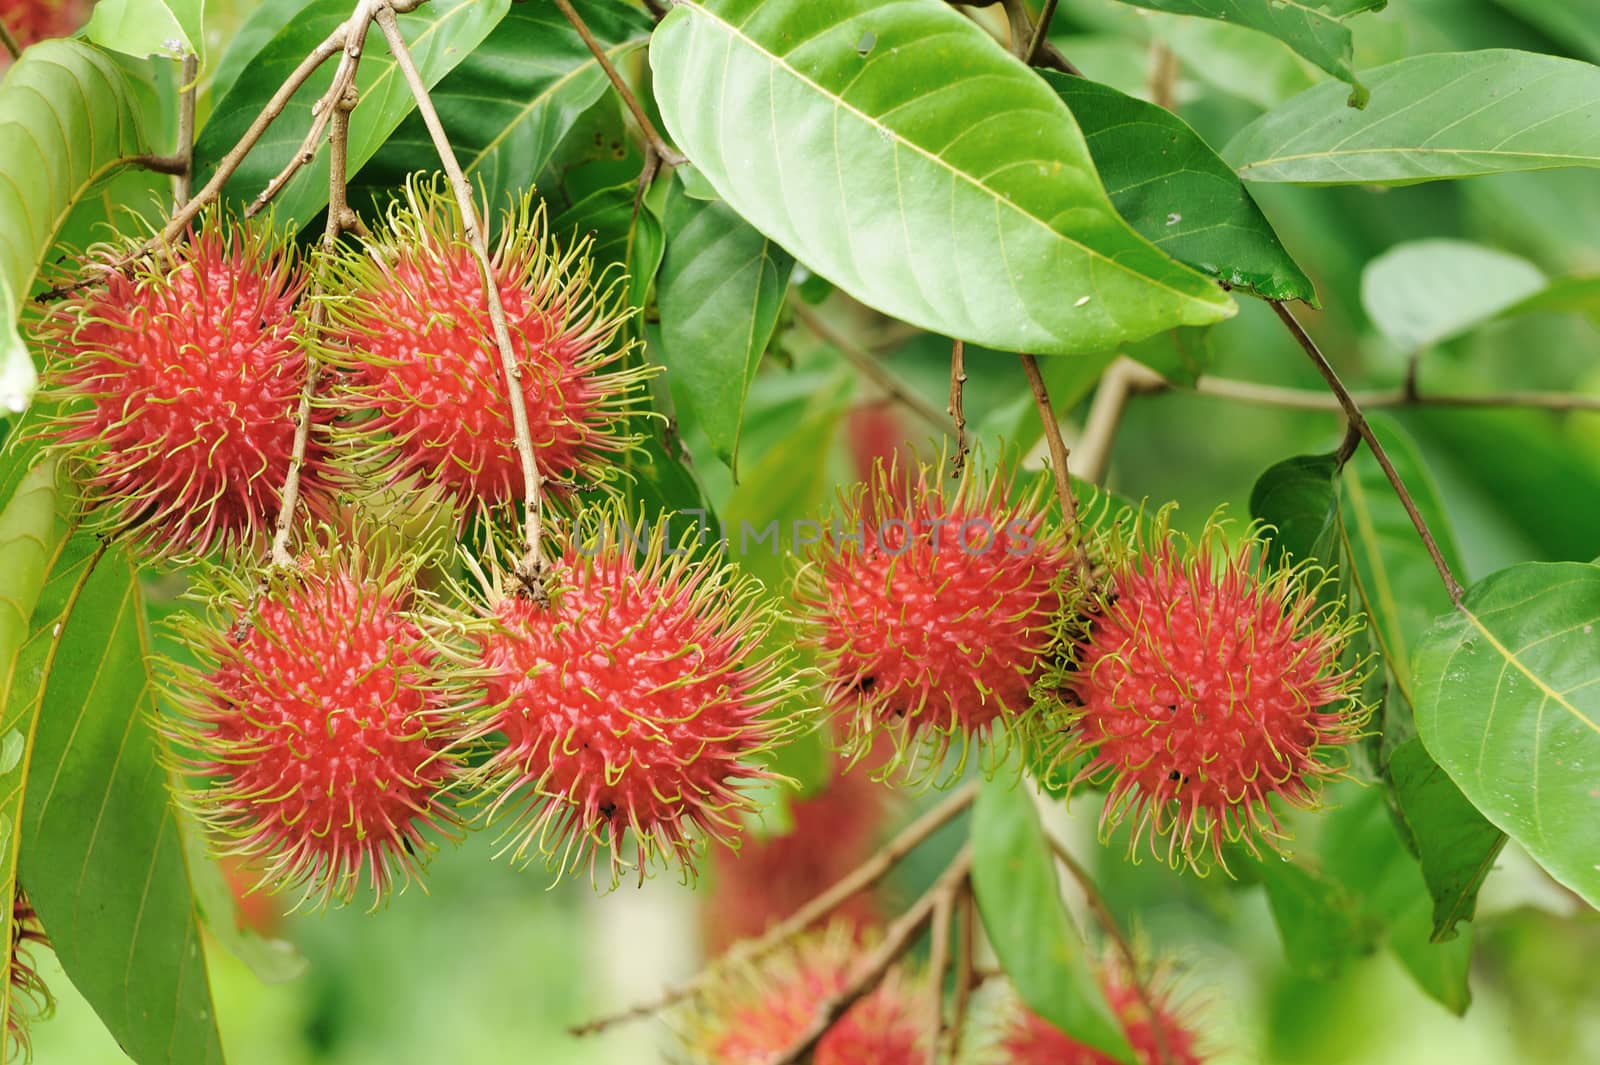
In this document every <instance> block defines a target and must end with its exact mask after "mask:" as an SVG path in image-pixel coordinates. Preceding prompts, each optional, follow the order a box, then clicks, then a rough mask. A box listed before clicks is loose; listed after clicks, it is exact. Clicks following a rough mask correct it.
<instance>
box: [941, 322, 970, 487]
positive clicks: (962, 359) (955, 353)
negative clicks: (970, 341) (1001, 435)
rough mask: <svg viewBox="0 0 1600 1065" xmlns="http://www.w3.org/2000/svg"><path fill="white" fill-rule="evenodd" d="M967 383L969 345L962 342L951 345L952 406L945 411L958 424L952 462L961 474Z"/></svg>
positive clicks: (965, 448) (965, 436) (965, 434)
mask: <svg viewBox="0 0 1600 1065" xmlns="http://www.w3.org/2000/svg"><path fill="white" fill-rule="evenodd" d="M966 383H967V345H966V344H965V343H964V342H963V341H960V340H957V341H955V342H954V343H952V344H951V345H950V405H949V406H948V407H946V408H945V411H946V412H947V413H948V414H949V415H950V417H951V419H952V420H954V422H955V423H956V455H955V458H953V459H951V460H950V465H951V466H953V467H954V468H955V469H954V472H955V473H957V474H959V473H960V472H961V467H963V466H964V465H966V462H967V410H966V405H965V399H964V393H965V390H966Z"/></svg>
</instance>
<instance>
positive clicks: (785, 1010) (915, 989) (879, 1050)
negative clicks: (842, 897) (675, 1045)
mask: <svg viewBox="0 0 1600 1065" xmlns="http://www.w3.org/2000/svg"><path fill="white" fill-rule="evenodd" d="M869 948H870V939H863V937H861V936H860V935H859V934H858V933H857V932H856V930H855V929H853V928H851V927H850V926H849V925H847V924H843V923H835V924H833V925H831V926H829V927H828V929H827V930H826V931H824V932H820V933H813V934H810V935H807V936H803V937H801V938H800V939H798V940H795V941H793V942H791V943H789V944H787V945H786V946H784V947H782V948H780V949H779V950H778V951H777V952H775V953H773V954H770V955H768V956H766V957H765V958H762V959H760V960H758V961H755V962H749V963H742V964H734V965H731V966H729V967H728V968H726V969H725V970H724V971H722V972H720V973H719V974H717V976H716V977H715V978H714V981H713V984H712V986H710V987H707V988H706V989H705V990H704V992H703V993H702V994H701V995H700V996H699V1001H698V1003H697V1004H696V1006H694V1007H693V1008H692V1009H690V1010H688V1011H686V1012H685V1013H683V1014H682V1015H680V1017H679V1018H675V1021H676V1023H675V1025H674V1027H675V1028H676V1029H677V1032H678V1036H679V1039H680V1040H681V1041H682V1043H683V1045H684V1048H685V1049H686V1050H687V1051H688V1052H689V1053H690V1054H692V1055H693V1060H695V1061H697V1062H704V1063H706V1065H765V1063H766V1062H769V1061H771V1060H772V1059H773V1057H774V1056H775V1055H777V1054H779V1053H781V1052H782V1051H784V1050H785V1049H787V1048H789V1047H790V1046H791V1045H792V1044H793V1043H794V1042H795V1040H797V1039H799V1038H801V1037H802V1036H803V1035H804V1034H805V1032H806V1029H807V1028H809V1027H810V1025H811V1024H812V1022H813V1020H814V1018H815V1017H816V1015H817V1012H818V1010H820V1009H821V1008H822V1007H823V1005H824V1003H825V1002H826V1001H827V1000H828V999H829V998H831V997H832V996H834V995H837V994H839V993H840V992H841V991H843V990H844V989H845V987H846V986H847V985H848V984H849V983H850V980H851V978H852V977H853V976H854V975H855V971H856V966H857V965H859V964H860V963H861V962H862V960H863V959H864V958H865V957H866V954H867V951H868V949H869ZM932 1010H933V997H932V991H931V990H930V989H929V988H928V986H927V981H926V980H925V979H923V978H922V977H920V976H915V975H912V974H911V973H910V971H909V970H907V969H905V968H903V967H900V966H896V967H894V968H891V969H890V970H889V972H888V973H887V974H886V975H885V976H884V979H883V981H882V982H881V983H880V984H878V986H877V987H876V988H874V989H873V990H872V991H870V992H868V994H867V995H866V996H864V997H863V998H862V999H861V1000H860V1001H858V1002H857V1003H856V1004H855V1005H853V1006H851V1007H850V1008H849V1009H848V1010H847V1011H846V1012H845V1014H844V1016H842V1017H840V1018H839V1020H838V1021H836V1022H835V1023H834V1025H833V1026H832V1027H831V1028H829V1029H828V1031H827V1034H825V1035H824V1036H823V1037H822V1040H821V1042H819V1043H818V1044H817V1048H816V1053H815V1055H814V1056H813V1057H812V1058H811V1060H812V1061H813V1062H814V1063H815V1065H925V1063H926V1062H927V1060H928V1039H929V1037H930V1036H931V1035H932V1022H933V1016H932Z"/></svg>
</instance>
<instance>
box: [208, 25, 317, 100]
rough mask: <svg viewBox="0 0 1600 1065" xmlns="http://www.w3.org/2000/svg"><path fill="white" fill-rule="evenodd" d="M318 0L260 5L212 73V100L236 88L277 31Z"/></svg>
mask: <svg viewBox="0 0 1600 1065" xmlns="http://www.w3.org/2000/svg"><path fill="white" fill-rule="evenodd" d="M315 2H316V0H273V2H272V3H270V4H257V5H256V6H255V7H254V9H252V10H251V12H250V14H249V15H248V16H247V17H246V18H245V20H244V22H243V24H241V25H240V26H239V28H238V29H237V30H235V31H234V33H233V35H232V36H231V37H229V38H228V46H227V47H226V48H225V49H223V52H222V58H221V59H219V60H217V69H216V71H215V73H213V74H212V75H211V89H210V91H211V99H213V100H221V99H223V98H224V97H226V96H227V95H228V93H229V91H231V90H232V89H233V85H234V82H236V81H238V80H239V75H240V74H242V73H244V72H245V70H246V69H248V68H249V66H250V64H252V63H254V62H255V59H256V56H258V55H260V54H261V50H262V49H263V48H265V47H266V46H267V45H268V44H270V43H271V42H272V38H274V37H276V36H277V35H278V32H279V31H280V30H282V29H283V28H284V27H285V26H287V25H289V24H290V23H291V22H293V21H294V20H295V19H297V18H299V17H300V13H301V12H302V11H304V10H305V9H306V8H308V7H310V6H311V5H312V4H314V3H315Z"/></svg>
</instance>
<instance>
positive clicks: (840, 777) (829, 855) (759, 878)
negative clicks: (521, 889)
mask: <svg viewBox="0 0 1600 1065" xmlns="http://www.w3.org/2000/svg"><path fill="white" fill-rule="evenodd" d="M837 768H839V769H842V768H843V767H837ZM891 794H892V793H891V792H890V790H889V789H888V788H886V787H885V786H884V785H882V784H881V783H878V782H876V781H874V780H873V779H872V778H871V776H870V775H869V774H867V773H865V772H860V771H858V772H853V773H851V772H835V774H834V776H833V779H831V780H830V781H828V783H826V784H824V785H823V786H822V787H821V788H820V789H819V790H818V791H817V792H815V793H814V794H811V795H806V796H803V797H799V798H793V799H790V800H789V810H788V812H789V822H790V823H789V825H788V826H787V831H785V832H781V833H777V834H774V835H771V836H768V837H766V838H764V839H750V840H745V841H744V842H743V843H742V845H741V846H739V847H737V848H735V847H730V846H718V847H715V848H713V849H712V867H711V891H710V894H709V895H708V896H707V898H706V902H705V905H704V907H703V909H702V913H703V914H704V915H705V931H706V940H707V948H708V950H709V951H710V952H711V953H718V952H720V951H722V950H724V949H725V948H727V947H728V946H730V945H732V944H733V943H734V942H735V941H737V940H740V939H746V938H749V937H751V936H757V935H760V934H761V933H762V932H764V931H766V930H767V927H768V926H769V925H771V924H773V923H774V922H777V921H781V920H782V919H784V918H785V917H788V916H789V915H790V914H792V913H794V912H795V911H796V910H798V909H799V908H800V907H801V906H803V905H805V904H806V903H808V902H810V901H811V900H812V899H813V898H815V897H816V896H818V895H820V894H822V893H823V892H824V891H825V890H827V889H828V888H830V887H832V886H833V885H834V884H835V883H836V882H837V881H839V880H841V879H842V878H843V877H844V876H845V875H846V874H847V873H849V872H850V871H851V870H853V869H855V868H856V866H858V865H860V864H861V863H862V862H864V861H866V860H867V859H868V858H870V857H871V856H872V853H873V850H874V849H875V847H876V846H877V843H878V834H879V832H880V831H881V830H882V829H883V826H884V821H885V818H886V815H887V813H888V810H889V799H890V796H891ZM834 912H835V914H837V915H838V916H840V917H843V918H846V919H848V920H850V921H851V922H852V923H854V924H857V925H867V924H871V923H873V922H874V921H875V920H876V918H877V917H878V916H879V914H878V912H877V908H876V906H875V905H874V903H873V899H872V896H871V894H870V893H868V892H863V893H862V894H860V895H857V896H855V897H854V898H851V899H847V900H846V901H845V902H844V903H843V904H842V905H841V906H840V907H839V908H838V909H837V910H835V911H834Z"/></svg>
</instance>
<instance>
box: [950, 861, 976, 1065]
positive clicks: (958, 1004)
mask: <svg viewBox="0 0 1600 1065" xmlns="http://www.w3.org/2000/svg"><path fill="white" fill-rule="evenodd" d="M977 908H978V904H977V901H976V899H974V898H973V895H972V884H971V883H970V882H968V883H967V884H965V885H963V887H962V889H961V896H960V898H958V899H957V900H956V993H955V1000H954V1001H953V1002H952V1003H951V1004H950V1060H951V1061H959V1060H960V1059H961V1038H962V1034H963V1033H964V1031H965V1030H966V1026H967V1009H968V1007H969V1006H971V1004H972V989H973V988H974V987H975V986H977V982H978V977H977V971H976V955H977V945H978V944H977V939H978V927H977V925H978V914H977Z"/></svg>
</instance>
